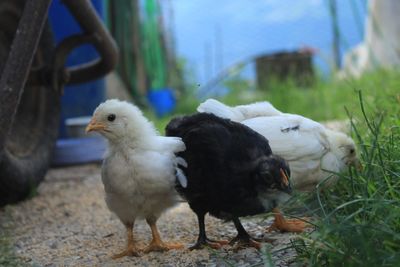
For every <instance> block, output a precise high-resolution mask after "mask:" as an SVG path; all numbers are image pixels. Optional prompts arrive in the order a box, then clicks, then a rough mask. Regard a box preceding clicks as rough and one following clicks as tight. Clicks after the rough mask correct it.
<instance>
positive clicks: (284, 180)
mask: <svg viewBox="0 0 400 267" xmlns="http://www.w3.org/2000/svg"><path fill="white" fill-rule="evenodd" d="M279 170H280V172H281V175H282V182H283V183H284V185H285V186H288V185H289V179H288V177H287V176H286V173H285V172H284V171H283V170H282V169H279Z"/></svg>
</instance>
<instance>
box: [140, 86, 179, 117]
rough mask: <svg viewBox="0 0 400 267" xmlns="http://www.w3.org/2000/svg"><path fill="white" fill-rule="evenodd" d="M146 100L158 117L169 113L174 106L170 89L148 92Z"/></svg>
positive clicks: (174, 101)
mask: <svg viewBox="0 0 400 267" xmlns="http://www.w3.org/2000/svg"><path fill="white" fill-rule="evenodd" d="M147 100H148V101H149V103H150V105H151V107H152V108H153V109H154V111H155V113H156V115H157V116H158V117H163V116H165V115H167V114H169V113H171V112H172V111H173V110H174V108H175V105H176V100H175V96H174V93H173V91H172V90H171V89H170V88H162V89H156V90H150V91H149V92H148V93H147Z"/></svg>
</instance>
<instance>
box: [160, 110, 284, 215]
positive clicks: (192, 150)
mask: <svg viewBox="0 0 400 267" xmlns="http://www.w3.org/2000/svg"><path fill="white" fill-rule="evenodd" d="M166 134H167V136H178V137H181V138H182V140H183V141H184V142H185V145H186V150H185V151H183V152H180V153H178V156H180V157H182V158H184V159H185V160H186V162H187V163H188V167H187V168H182V170H183V171H184V173H185V175H186V177H187V179H188V186H187V188H182V187H181V186H179V185H177V190H178V191H179V192H180V193H181V195H182V196H183V197H184V198H185V199H186V200H187V201H188V203H189V205H190V207H191V208H192V210H193V211H194V212H195V213H196V214H202V213H204V214H205V213H207V212H209V213H210V214H211V215H213V216H215V217H217V218H220V219H226V220H231V219H233V218H235V217H241V216H248V215H255V214H259V213H263V212H267V211H269V210H270V209H271V208H273V207H274V205H276V203H273V204H271V205H270V206H265V205H263V203H262V202H261V201H260V194H261V193H265V192H272V191H273V192H281V191H282V193H283V192H284V191H286V192H289V191H290V186H288V187H287V188H286V187H285V186H284V185H282V178H281V174H280V169H283V170H284V171H285V172H286V173H287V174H288V175H289V168H288V165H287V164H286V162H285V161H284V160H283V159H282V158H280V157H278V156H275V155H273V154H272V151H271V148H270V146H269V144H268V140H267V139H266V138H264V137H263V136H262V135H260V134H258V133H256V132H255V131H253V130H251V129H250V128H248V127H247V126H245V125H242V124H240V123H236V122H232V121H230V120H227V119H222V118H219V117H217V116H215V115H212V114H208V113H198V114H194V115H191V116H184V117H178V118H175V119H173V120H172V121H171V122H170V123H169V124H168V125H167V127H166Z"/></svg>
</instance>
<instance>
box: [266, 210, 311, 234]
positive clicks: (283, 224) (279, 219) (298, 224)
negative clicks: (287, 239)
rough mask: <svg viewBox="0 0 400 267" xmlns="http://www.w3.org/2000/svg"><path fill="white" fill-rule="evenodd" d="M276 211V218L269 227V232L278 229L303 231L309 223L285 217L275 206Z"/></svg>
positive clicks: (295, 231) (282, 230)
mask: <svg viewBox="0 0 400 267" xmlns="http://www.w3.org/2000/svg"><path fill="white" fill-rule="evenodd" d="M272 211H273V212H274V217H275V220H274V222H273V223H272V225H271V226H270V227H268V228H267V232H271V231H274V230H278V231H281V232H294V233H300V232H303V231H304V229H305V228H306V227H307V224H306V223H305V222H304V221H302V220H299V219H290V220H289V219H285V218H284V217H283V215H282V213H281V212H280V211H279V209H277V208H275V209H273V210H272Z"/></svg>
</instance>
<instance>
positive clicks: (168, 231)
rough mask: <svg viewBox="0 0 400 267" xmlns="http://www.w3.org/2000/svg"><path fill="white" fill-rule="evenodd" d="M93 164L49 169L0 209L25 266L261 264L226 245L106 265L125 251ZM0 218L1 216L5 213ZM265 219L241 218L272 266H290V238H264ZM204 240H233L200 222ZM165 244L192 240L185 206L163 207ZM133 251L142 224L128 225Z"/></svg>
mask: <svg viewBox="0 0 400 267" xmlns="http://www.w3.org/2000/svg"><path fill="white" fill-rule="evenodd" d="M103 195H104V193H103V186H102V183H101V180H100V166H99V165H96V164H91V165H83V166H79V167H69V168H59V169H52V170H50V171H49V173H48V175H47V176H46V178H45V181H44V182H43V183H42V184H41V185H40V187H39V189H38V194H37V196H35V197H34V198H32V199H30V200H28V201H25V202H22V203H19V204H17V205H12V206H8V207H7V208H6V209H5V210H2V211H0V226H1V227H5V228H7V229H12V235H11V236H10V239H11V243H12V244H13V246H14V248H15V252H16V254H17V256H18V257H19V258H20V259H21V260H22V262H25V263H26V264H27V265H31V266H252V265H255V264H257V263H259V265H263V264H262V260H263V255H262V253H260V252H259V251H257V250H255V249H253V248H248V249H243V250H240V251H238V252H234V251H233V250H232V248H230V247H229V246H227V247H225V248H224V249H221V250H218V251H212V250H208V249H203V250H196V251H189V250H188V249H183V250H176V251H169V252H165V253H159V252H152V253H149V254H146V255H143V256H141V257H138V258H136V257H125V258H121V259H118V260H112V259H111V258H110V257H111V255H113V254H115V253H117V252H120V251H121V250H122V249H123V248H124V246H125V230H124V227H123V226H122V224H121V223H120V222H119V220H118V219H117V218H116V217H115V216H114V215H113V214H112V213H111V212H110V211H109V210H108V209H107V207H106V204H105V202H104V199H103ZM5 214H7V216H5ZM271 220H272V218H270V219H268V220H261V219H260V218H244V219H243V220H242V222H243V225H244V227H245V228H246V229H248V231H249V233H250V234H252V235H253V236H256V237H264V238H268V239H273V240H274V242H273V243H272V246H270V245H267V246H268V247H270V248H271V250H272V256H273V257H272V258H273V261H274V262H275V264H276V266H289V265H293V258H294V257H295V252H294V251H293V250H292V249H287V250H284V251H282V250H281V249H282V248H285V247H287V246H288V245H290V239H291V238H293V237H294V235H292V234H281V233H267V234H264V229H265V227H267V226H268V225H269V224H270V223H271ZM206 221H207V225H206V227H207V232H208V235H209V237H210V238H214V239H230V238H232V237H234V236H235V234H236V231H235V230H234V227H233V224H231V223H224V222H222V221H220V220H218V219H215V218H212V217H207V218H206ZM158 226H159V229H160V232H161V234H162V236H163V237H164V240H165V241H171V242H181V243H183V244H184V245H185V246H186V247H188V246H189V245H190V244H192V243H193V242H194V241H195V240H196V238H197V231H198V229H197V220H196V217H195V215H194V214H193V213H192V212H191V210H190V209H189V207H188V205H187V204H186V203H182V204H180V205H178V206H177V207H175V208H173V209H171V210H169V211H168V212H167V213H165V214H164V215H163V216H162V217H161V218H160V220H159V221H158ZM134 231H135V234H136V238H137V240H139V246H140V247H144V246H145V245H146V244H148V242H149V241H150V237H151V234H150V229H149V227H148V226H147V225H146V224H145V222H144V221H138V222H137V224H136V225H135V228H134Z"/></svg>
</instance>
